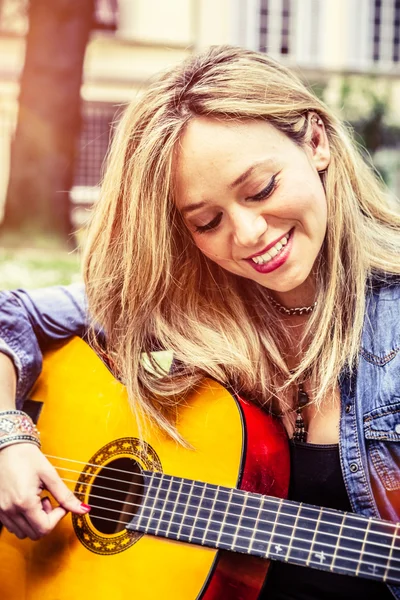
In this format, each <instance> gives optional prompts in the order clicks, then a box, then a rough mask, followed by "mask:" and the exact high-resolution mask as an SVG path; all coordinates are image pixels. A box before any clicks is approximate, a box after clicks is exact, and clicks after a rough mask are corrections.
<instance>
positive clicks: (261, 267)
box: [245, 229, 294, 273]
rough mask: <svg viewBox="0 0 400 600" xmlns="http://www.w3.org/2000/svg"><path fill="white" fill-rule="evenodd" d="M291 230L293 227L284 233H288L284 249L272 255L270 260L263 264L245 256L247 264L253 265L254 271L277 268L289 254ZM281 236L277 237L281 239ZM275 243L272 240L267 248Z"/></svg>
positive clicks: (269, 271) (263, 271)
mask: <svg viewBox="0 0 400 600" xmlns="http://www.w3.org/2000/svg"><path fill="white" fill-rule="evenodd" d="M293 232H294V229H291V230H290V231H289V234H286V235H289V239H288V243H287V244H286V246H285V247H284V249H283V250H282V251H281V252H280V253H279V254H278V255H277V256H274V258H272V259H271V260H270V261H268V262H267V263H265V264H264V265H258V264H256V263H255V262H253V261H252V260H251V258H246V259H245V260H246V261H247V262H248V263H249V265H251V266H252V267H253V269H254V270H255V271H258V272H259V273H271V271H275V270H276V269H279V267H281V266H282V265H283V264H284V263H285V262H286V261H287V259H288V258H289V254H290V251H291V249H292V246H293ZM282 237H284V236H282ZM282 237H281V238H279V239H282ZM277 242H279V240H277ZM275 244H276V242H274V243H273V244H270V245H269V246H268V248H272V246H274V245H275ZM266 251H267V250H263V251H262V252H260V253H259V254H263V253H264V252H266ZM259 254H253V256H259Z"/></svg>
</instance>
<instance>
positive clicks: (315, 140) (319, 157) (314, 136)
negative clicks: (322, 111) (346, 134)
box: [308, 113, 331, 172]
mask: <svg viewBox="0 0 400 600" xmlns="http://www.w3.org/2000/svg"><path fill="white" fill-rule="evenodd" d="M308 122H309V138H308V139H309V142H308V146H309V150H310V152H311V154H310V158H311V161H312V163H313V164H314V166H315V168H316V170H317V171H318V172H321V171H325V169H326V168H327V167H328V165H329V163H330V160H331V153H330V149H329V141H328V136H327V135H326V129H325V125H324V122H323V120H322V119H321V117H320V116H319V115H318V114H317V113H309V115H308Z"/></svg>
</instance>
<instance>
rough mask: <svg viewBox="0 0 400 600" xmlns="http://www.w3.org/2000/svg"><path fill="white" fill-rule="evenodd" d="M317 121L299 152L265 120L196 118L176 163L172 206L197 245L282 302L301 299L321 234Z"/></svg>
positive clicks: (322, 150)
mask: <svg viewBox="0 0 400 600" xmlns="http://www.w3.org/2000/svg"><path fill="white" fill-rule="evenodd" d="M317 121H318V119H317V118H316V117H312V119H311V121H310V128H312V142H310V144H309V145H307V146H306V147H305V148H300V147H299V146H298V145H296V144H295V143H294V142H293V141H292V140H290V139H289V138H288V137H287V136H286V135H284V134H282V133H281V132H280V131H278V130H277V129H275V128H274V127H273V126H272V125H270V124H269V123H267V122H265V121H261V120H243V121H240V122H228V121H224V120H217V119H215V118H205V117H199V118H196V119H194V120H192V121H191V122H190V123H189V125H188V127H187V129H186V131H185V134H184V135H183V138H182V140H181V146H180V151H179V155H178V159H177V205H178V208H179V209H180V211H181V213H182V215H183V218H184V220H185V222H186V224H187V227H188V228H189V230H190V232H191V235H192V236H193V240H194V242H195V244H196V245H197V247H198V248H199V249H200V250H201V252H203V253H204V254H205V255H206V256H207V257H208V258H210V259H211V260H213V261H214V262H216V263H217V264H218V265H220V266H221V267H223V268H224V269H226V270H227V271H230V272H232V273H235V274H236V275H240V276H242V277H245V278H247V279H251V280H253V281H255V282H257V283H259V284H260V285H262V286H265V287H267V288H269V289H270V290H272V291H274V292H276V295H278V297H280V298H281V300H282V301H285V300H286V301H287V302H288V304H290V301H291V300H296V299H297V300H299V299H301V300H302V301H306V300H307V293H306V290H308V293H310V290H311V289H312V287H313V286H312V285H311V286H310V280H311V279H312V276H311V273H312V268H313V265H314V263H315V260H316V258H317V256H318V253H319V252H320V250H321V246H322V243H323V240H324V236H325V231H326V224H327V207H326V199H325V193H324V189H323V186H322V184H321V181H320V177H319V174H318V171H320V170H323V169H325V168H326V167H327V165H328V163H329V147H328V143H327V139H326V134H325V130H324V127H323V125H322V123H321V122H320V121H319V124H318V122H317ZM309 301H312V298H311V299H310V300H309Z"/></svg>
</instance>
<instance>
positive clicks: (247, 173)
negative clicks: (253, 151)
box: [181, 159, 269, 215]
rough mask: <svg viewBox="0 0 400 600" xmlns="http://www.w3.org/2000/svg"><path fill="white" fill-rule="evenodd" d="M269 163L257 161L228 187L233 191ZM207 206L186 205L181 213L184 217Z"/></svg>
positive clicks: (202, 204) (200, 204)
mask: <svg viewBox="0 0 400 600" xmlns="http://www.w3.org/2000/svg"><path fill="white" fill-rule="evenodd" d="M268 162H269V161H267V160H265V159H264V160H259V161H257V162H256V163H254V165H251V167H249V168H248V169H246V171H245V172H244V173H242V174H241V175H239V177H238V178H237V179H235V181H234V182H233V183H231V184H230V185H229V186H228V187H229V188H230V189H234V188H236V187H238V186H239V185H241V184H242V183H244V182H245V181H246V180H247V179H248V178H249V177H250V175H251V174H252V173H253V171H255V170H256V169H258V168H259V167H260V166H262V165H265V164H266V163H268ZM206 205H207V202H196V203H194V204H188V205H187V206H184V207H183V208H182V210H181V213H182V214H184V215H186V214H188V213H190V212H192V211H194V210H197V209H199V208H203V207H204V206H206Z"/></svg>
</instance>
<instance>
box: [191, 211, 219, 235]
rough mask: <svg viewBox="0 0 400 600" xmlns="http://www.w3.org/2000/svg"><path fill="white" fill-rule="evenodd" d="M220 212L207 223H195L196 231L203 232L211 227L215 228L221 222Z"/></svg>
mask: <svg viewBox="0 0 400 600" xmlns="http://www.w3.org/2000/svg"><path fill="white" fill-rule="evenodd" d="M221 218H222V213H218V214H217V216H216V217H214V218H213V220H212V221H210V222H209V223H207V224H206V225H197V226H196V233H205V232H206V231H210V230H211V229H215V228H216V227H218V225H219V224H220V222H221Z"/></svg>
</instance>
